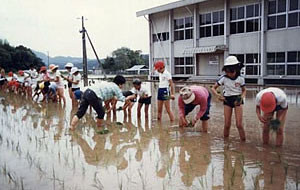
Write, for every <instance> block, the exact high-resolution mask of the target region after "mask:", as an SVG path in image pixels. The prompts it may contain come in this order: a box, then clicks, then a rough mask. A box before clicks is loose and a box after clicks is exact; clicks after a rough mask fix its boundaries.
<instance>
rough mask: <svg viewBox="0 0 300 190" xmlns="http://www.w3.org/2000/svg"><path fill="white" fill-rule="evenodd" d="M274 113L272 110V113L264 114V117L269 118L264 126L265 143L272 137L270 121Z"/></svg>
mask: <svg viewBox="0 0 300 190" xmlns="http://www.w3.org/2000/svg"><path fill="white" fill-rule="evenodd" d="M273 114H274V113H273V112H272V113H269V114H264V115H263V117H264V118H265V119H266V120H267V122H266V123H264V126H263V143H264V144H269V139H270V136H269V132H270V129H269V123H270V120H271V119H272V117H273Z"/></svg>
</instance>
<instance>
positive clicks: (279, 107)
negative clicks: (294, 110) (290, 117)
mask: <svg viewBox="0 0 300 190" xmlns="http://www.w3.org/2000/svg"><path fill="white" fill-rule="evenodd" d="M287 108H288V107H286V108H283V107H281V106H280V105H276V107H275V110H274V111H273V112H275V111H279V110H285V109H287Z"/></svg>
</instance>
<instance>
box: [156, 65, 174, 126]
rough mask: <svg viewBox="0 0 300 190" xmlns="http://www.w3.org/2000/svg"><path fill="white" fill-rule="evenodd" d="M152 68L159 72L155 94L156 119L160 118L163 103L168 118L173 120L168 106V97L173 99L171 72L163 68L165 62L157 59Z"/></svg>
mask: <svg viewBox="0 0 300 190" xmlns="http://www.w3.org/2000/svg"><path fill="white" fill-rule="evenodd" d="M154 69H155V70H156V71H157V72H158V73H159V86H158V95H157V100H158V101H157V107H158V108H157V119H158V120H161V116H162V110H163V105H165V108H166V110H167V113H168V115H169V118H170V120H171V121H174V114H173V112H172V111H171V108H170V99H172V100H174V99H175V96H174V91H175V90H174V84H173V81H172V76H171V74H170V73H169V72H168V71H167V70H166V69H165V64H164V62H162V61H157V62H156V63H155V65H154Z"/></svg>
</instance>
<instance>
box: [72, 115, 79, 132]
mask: <svg viewBox="0 0 300 190" xmlns="http://www.w3.org/2000/svg"><path fill="white" fill-rule="evenodd" d="M78 121H79V118H78V117H77V115H75V116H74V117H73V119H72V121H71V126H70V129H71V130H75V128H76V125H77V123H78Z"/></svg>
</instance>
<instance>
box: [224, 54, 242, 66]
mask: <svg viewBox="0 0 300 190" xmlns="http://www.w3.org/2000/svg"><path fill="white" fill-rule="evenodd" d="M239 63H240V62H239V60H238V59H237V58H236V56H228V57H227V58H226V60H225V64H224V66H230V65H236V64H239Z"/></svg>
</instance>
